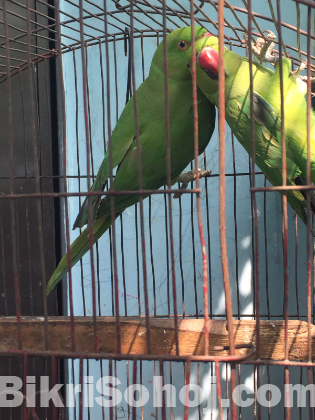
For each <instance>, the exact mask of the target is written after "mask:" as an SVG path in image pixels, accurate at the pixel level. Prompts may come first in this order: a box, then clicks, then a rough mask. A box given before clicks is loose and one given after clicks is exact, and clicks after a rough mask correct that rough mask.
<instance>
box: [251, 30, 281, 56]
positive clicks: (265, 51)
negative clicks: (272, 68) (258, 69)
mask: <svg viewBox="0 0 315 420" xmlns="http://www.w3.org/2000/svg"><path fill="white" fill-rule="evenodd" d="M264 32H266V33H267V35H266V37H265V39H264V38H262V37H258V38H257V39H256V41H255V42H251V44H252V51H253V54H254V55H255V57H257V58H258V60H259V61H260V62H261V63H263V62H268V63H271V64H274V63H275V62H276V60H277V55H275V54H274V53H273V50H274V47H275V45H276V44H275V42H274V40H275V39H276V35H275V34H274V33H273V32H272V31H269V30H266V31H264ZM243 37H244V39H245V41H246V43H247V45H249V39H248V34H247V33H246V32H244V33H243Z"/></svg>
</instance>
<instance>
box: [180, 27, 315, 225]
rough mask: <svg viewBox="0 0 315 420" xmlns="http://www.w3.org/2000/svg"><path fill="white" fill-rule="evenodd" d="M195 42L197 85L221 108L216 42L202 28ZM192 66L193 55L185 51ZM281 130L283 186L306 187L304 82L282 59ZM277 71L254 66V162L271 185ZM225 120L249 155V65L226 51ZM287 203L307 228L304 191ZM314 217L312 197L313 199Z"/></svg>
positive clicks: (276, 168)
mask: <svg viewBox="0 0 315 420" xmlns="http://www.w3.org/2000/svg"><path fill="white" fill-rule="evenodd" d="M204 33H205V36H204V37H200V38H199V39H198V40H196V54H197V65H196V67H197V69H196V71H197V85H198V87H199V88H200V89H201V90H202V92H203V93H204V94H205V95H206V97H207V98H208V99H209V101H210V102H211V103H212V104H214V105H216V106H217V107H218V106H219V92H218V86H219V83H218V73H219V55H218V51H219V46H218V38H217V37H215V36H213V35H211V34H209V33H208V32H207V31H206V30H205V29H204ZM187 59H188V60H190V62H191V52H190V51H189V50H188V51H187ZM282 62H283V89H284V95H283V96H284V130H285V139H286V151H287V185H305V184H306V177H307V175H306V164H307V126H306V123H307V117H306V114H307V103H306V100H305V95H306V91H307V86H306V83H304V82H303V81H301V80H300V79H299V78H298V77H296V76H295V75H294V74H292V72H291V71H290V70H291V61H290V60H289V59H288V58H283V59H282ZM275 64H276V65H275V70H271V69H269V68H267V67H265V66H263V65H262V64H260V63H258V62H253V63H252V73H253V92H254V94H253V114H254V129H255V163H256V164H257V166H258V167H259V168H260V169H261V170H262V172H263V173H264V174H265V176H266V177H267V179H268V180H269V181H270V183H271V184H272V185H275V186H276V185H282V147H281V108H280V104H281V97H280V70H279V67H280V66H279V65H277V64H278V61H277V60H276V63H275ZM224 67H225V116H226V121H227V123H228V125H229V126H230V128H231V130H232V132H233V134H234V135H235V136H236V138H237V139H238V140H239V142H240V143H241V144H242V146H243V147H244V148H245V149H246V151H247V152H248V153H249V154H251V128H250V73H249V71H250V63H249V60H248V58H245V57H241V56H240V55H238V54H236V53H235V52H232V51H230V50H229V49H227V48H225V49H224ZM310 118H311V121H310V125H311V136H310V137H311V154H310V162H311V181H312V182H315V114H314V112H313V111H311V116H310ZM287 197H288V202H289V204H290V205H291V206H292V207H293V209H294V210H295V211H296V212H297V214H298V215H299V216H300V217H301V219H302V220H303V222H304V223H306V193H305V191H288V192H287ZM311 209H312V211H313V212H314V213H315V195H314V194H311Z"/></svg>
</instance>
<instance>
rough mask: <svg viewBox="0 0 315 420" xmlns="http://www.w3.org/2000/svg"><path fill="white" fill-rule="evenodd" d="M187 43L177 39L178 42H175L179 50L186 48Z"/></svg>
mask: <svg viewBox="0 0 315 420" xmlns="http://www.w3.org/2000/svg"><path fill="white" fill-rule="evenodd" d="M188 45H189V44H188V43H187V42H186V41H179V43H178V44H177V48H178V49H180V50H182V51H183V50H186V48H188Z"/></svg>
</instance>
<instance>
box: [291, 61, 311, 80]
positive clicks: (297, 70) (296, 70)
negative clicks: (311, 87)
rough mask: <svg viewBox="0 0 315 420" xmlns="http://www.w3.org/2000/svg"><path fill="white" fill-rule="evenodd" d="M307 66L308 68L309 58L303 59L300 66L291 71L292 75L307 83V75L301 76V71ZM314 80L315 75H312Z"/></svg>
mask: <svg viewBox="0 0 315 420" xmlns="http://www.w3.org/2000/svg"><path fill="white" fill-rule="evenodd" d="M306 68H307V60H305V61H302V62H301V64H300V65H299V67H297V68H296V69H295V70H293V71H291V74H292V76H294V77H296V78H299V79H300V80H302V82H305V83H307V76H300V73H301V71H303V70H305V69H306ZM314 80H315V77H311V82H314Z"/></svg>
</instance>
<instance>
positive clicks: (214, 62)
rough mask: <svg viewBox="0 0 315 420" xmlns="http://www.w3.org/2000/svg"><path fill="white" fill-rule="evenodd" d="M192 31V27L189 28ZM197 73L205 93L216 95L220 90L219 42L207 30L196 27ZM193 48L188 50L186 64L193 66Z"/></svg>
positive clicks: (190, 47)
mask: <svg viewBox="0 0 315 420" xmlns="http://www.w3.org/2000/svg"><path fill="white" fill-rule="evenodd" d="M187 29H188V28H187ZM189 29H190V27H189ZM190 30H191V29H190ZM195 31H196V35H195V47H196V71H197V80H198V86H199V84H200V85H201V86H203V88H205V90H204V89H202V90H204V93H206V94H207V93H209V94H211V93H215V92H216V91H217V90H218V75H219V54H218V50H219V40H218V38H217V37H216V36H214V35H212V34H211V33H210V32H208V31H207V30H206V29H204V28H201V27H200V26H199V27H198V26H197V27H195ZM191 62H192V46H191V44H190V45H189V48H187V50H186V63H187V65H188V66H191Z"/></svg>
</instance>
